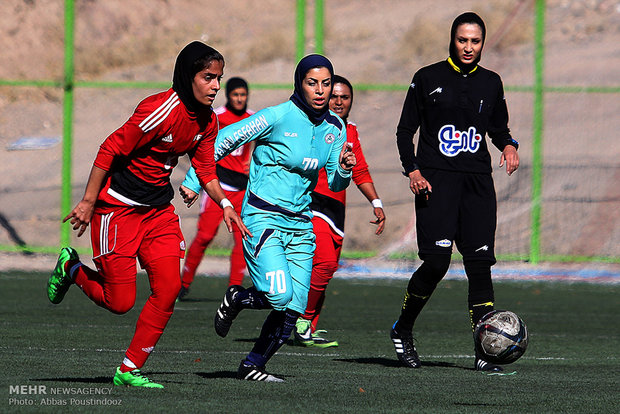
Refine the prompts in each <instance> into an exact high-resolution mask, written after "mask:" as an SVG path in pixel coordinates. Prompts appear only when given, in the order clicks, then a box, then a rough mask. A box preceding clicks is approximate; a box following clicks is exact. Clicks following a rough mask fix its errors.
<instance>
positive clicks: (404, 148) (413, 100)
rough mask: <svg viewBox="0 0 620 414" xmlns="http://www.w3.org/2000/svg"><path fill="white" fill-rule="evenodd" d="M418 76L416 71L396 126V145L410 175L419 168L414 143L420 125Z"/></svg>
mask: <svg viewBox="0 0 620 414" xmlns="http://www.w3.org/2000/svg"><path fill="white" fill-rule="evenodd" d="M418 78H419V77H418V74H417V73H416V74H415V75H414V76H413V80H412V81H411V86H410V87H409V90H408V91H407V96H406V97H405V103H404V104H403V110H402V112H401V114H400V121H399V122H398V127H397V128H396V145H397V146H398V154H399V156H400V162H401V164H402V166H403V169H404V172H403V174H404V175H409V173H410V172H411V171H414V170H417V169H418V168H419V167H418V163H417V161H416V157H415V145H414V144H413V136H414V135H415V133H416V131H417V130H418V128H419V127H420V105H419V99H418V98H417V95H418V94H417V93H416V92H417V90H418V89H419V88H420V85H418V84H417V81H418Z"/></svg>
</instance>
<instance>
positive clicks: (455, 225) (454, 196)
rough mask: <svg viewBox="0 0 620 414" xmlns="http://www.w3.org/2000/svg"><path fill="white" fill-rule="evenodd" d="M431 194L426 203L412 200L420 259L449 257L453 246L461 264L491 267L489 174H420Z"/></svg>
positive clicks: (493, 212)
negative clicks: (484, 262)
mask: <svg viewBox="0 0 620 414" xmlns="http://www.w3.org/2000/svg"><path fill="white" fill-rule="evenodd" d="M421 173H422V175H423V176H424V178H425V179H426V180H427V181H428V182H429V183H430V184H431V186H432V188H433V191H432V193H431V195H430V197H429V200H428V201H425V200H424V199H423V197H421V196H416V202H415V211H416V229H417V238H418V249H419V254H420V258H422V259H424V255H425V254H452V244H456V247H457V248H458V250H459V252H460V253H461V255H463V259H464V260H469V259H474V260H489V261H491V262H492V263H495V228H496V226H497V199H496V196H495V186H494V185H493V177H492V176H491V174H473V173H462V172H453V171H443V170H432V169H424V170H421Z"/></svg>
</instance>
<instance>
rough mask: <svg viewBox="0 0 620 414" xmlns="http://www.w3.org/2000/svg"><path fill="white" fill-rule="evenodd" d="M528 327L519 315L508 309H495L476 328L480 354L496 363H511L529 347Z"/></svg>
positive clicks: (477, 345)
mask: <svg viewBox="0 0 620 414" xmlns="http://www.w3.org/2000/svg"><path fill="white" fill-rule="evenodd" d="M527 341H528V336H527V327H526V326H525V323H523V321H522V320H521V318H519V316H518V315H517V314H516V313H514V312H510V311H507V310H494V311H491V312H489V313H487V314H486V315H484V316H483V317H482V319H480V321H479V322H478V324H477V325H476V329H475V330H474V343H475V346H476V352H477V353H478V355H479V356H480V357H481V358H482V359H484V360H485V361H487V362H491V363H494V364H500V365H505V364H510V363H512V362H515V361H516V360H517V359H519V358H521V356H522V355H523V354H524V353H525V350H526V349H527Z"/></svg>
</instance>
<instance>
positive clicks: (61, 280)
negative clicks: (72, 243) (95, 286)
mask: <svg viewBox="0 0 620 414" xmlns="http://www.w3.org/2000/svg"><path fill="white" fill-rule="evenodd" d="M70 260H80V258H79V256H78V254H77V252H76V251H75V249H74V248H72V247H63V248H62V249H61V250H60V255H59V256H58V261H57V262H56V267H55V268H54V270H53V271H52V274H51V275H50V277H49V279H48V280H47V297H48V299H49V300H50V302H52V303H54V304H56V305H57V304H59V303H60V302H62V300H63V299H64V297H65V294H66V293H67V291H68V290H69V287H70V286H71V285H72V284H73V280H71V276H70V275H69V272H68V271H67V270H66V269H65V265H66V264H67V262H68V261H70Z"/></svg>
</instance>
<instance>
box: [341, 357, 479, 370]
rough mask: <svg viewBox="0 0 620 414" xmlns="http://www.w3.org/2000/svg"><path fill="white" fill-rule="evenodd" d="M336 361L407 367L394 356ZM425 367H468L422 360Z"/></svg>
mask: <svg viewBox="0 0 620 414" xmlns="http://www.w3.org/2000/svg"><path fill="white" fill-rule="evenodd" d="M334 361H339V362H349V363H355V364H371V365H382V366H384V367H393V368H405V367H404V366H403V364H402V363H401V362H400V361H399V360H397V359H392V358H376V357H375V358H336V359H334ZM422 366H423V367H442V368H459V369H467V370H471V369H470V368H465V367H462V366H459V365H456V364H453V363H451V362H438V361H422Z"/></svg>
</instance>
